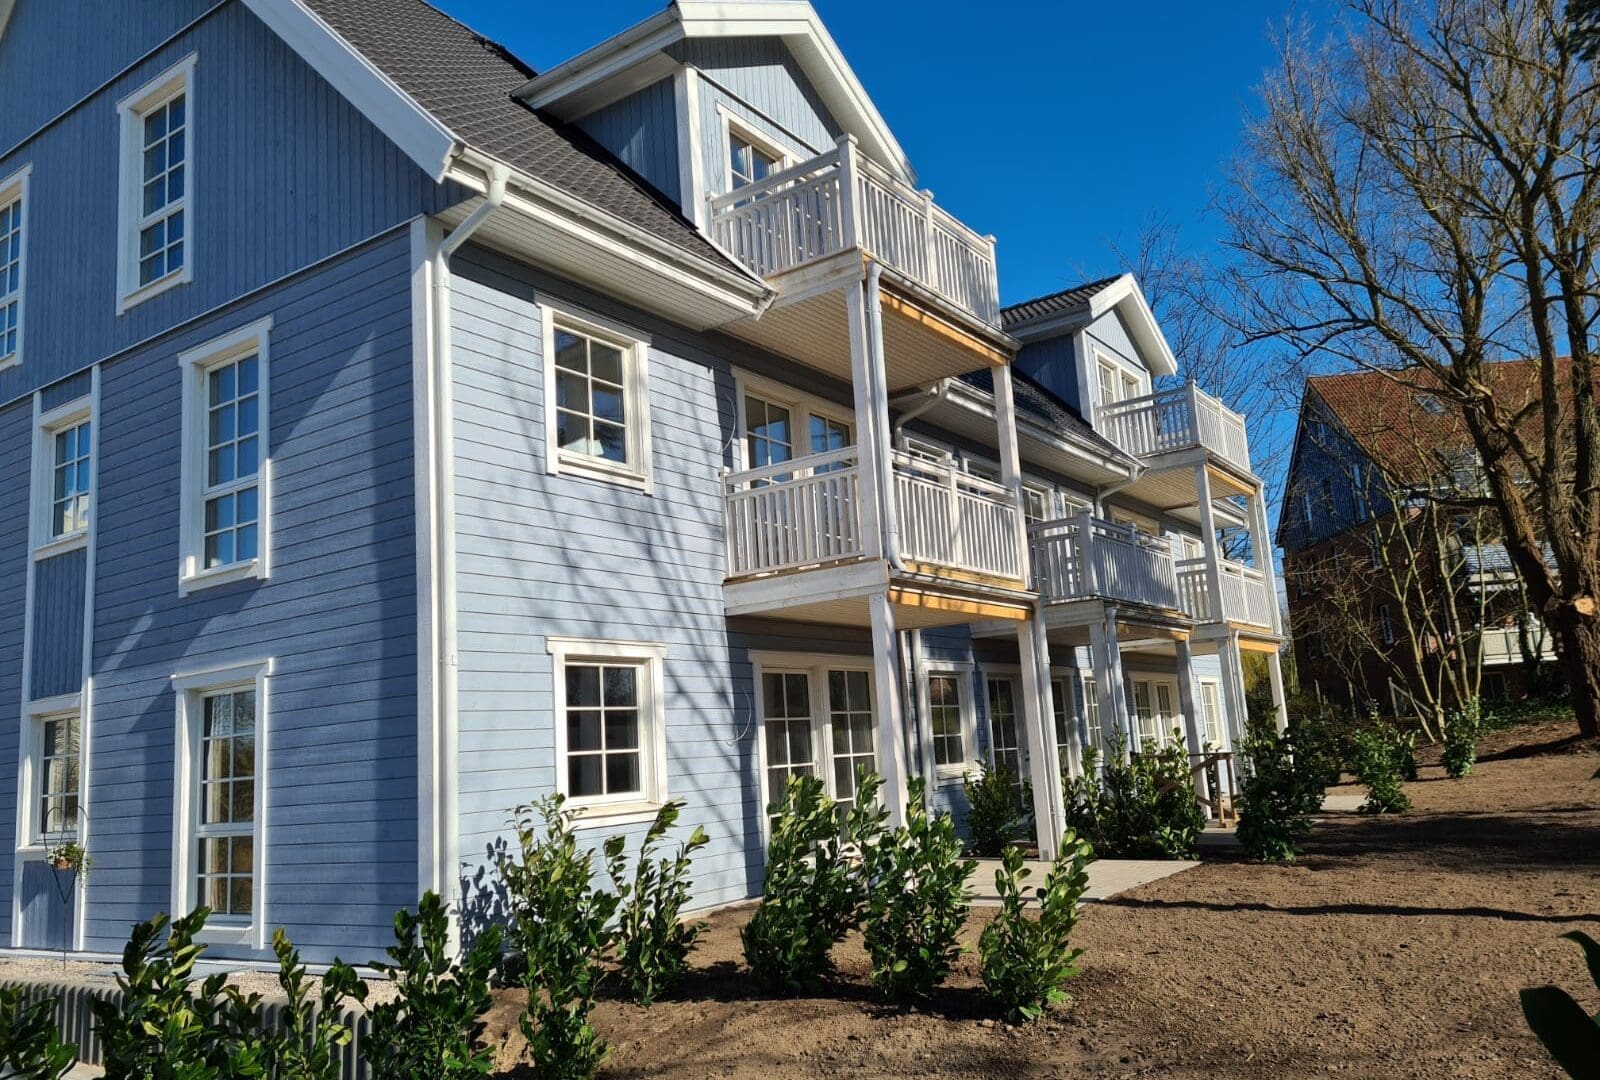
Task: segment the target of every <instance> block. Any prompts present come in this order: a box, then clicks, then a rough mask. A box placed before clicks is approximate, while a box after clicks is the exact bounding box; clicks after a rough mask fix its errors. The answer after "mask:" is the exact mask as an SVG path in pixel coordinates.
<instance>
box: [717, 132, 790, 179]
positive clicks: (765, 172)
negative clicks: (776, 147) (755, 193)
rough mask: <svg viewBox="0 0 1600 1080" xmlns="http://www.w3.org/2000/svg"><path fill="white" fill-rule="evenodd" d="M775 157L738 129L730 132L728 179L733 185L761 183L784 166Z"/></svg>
mask: <svg viewBox="0 0 1600 1080" xmlns="http://www.w3.org/2000/svg"><path fill="white" fill-rule="evenodd" d="M780 162H781V159H780V158H777V157H774V156H773V155H772V154H770V153H768V152H767V151H766V150H764V149H762V148H761V147H759V146H757V145H756V144H755V143H754V142H752V141H751V140H750V139H748V138H746V137H745V136H744V135H742V134H740V133H739V132H737V131H733V132H730V133H729V134H728V180H729V183H730V185H731V186H732V187H735V188H742V187H744V186H746V185H747V184H756V183H760V182H761V181H762V180H765V179H766V178H767V177H768V176H770V175H772V174H773V173H775V172H778V171H779V170H780V168H781V167H782V166H781V164H780Z"/></svg>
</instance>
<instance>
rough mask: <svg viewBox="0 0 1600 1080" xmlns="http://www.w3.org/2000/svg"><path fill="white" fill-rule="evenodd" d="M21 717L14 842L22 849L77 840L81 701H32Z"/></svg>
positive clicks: (70, 697)
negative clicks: (21, 766) (21, 764)
mask: <svg viewBox="0 0 1600 1080" xmlns="http://www.w3.org/2000/svg"><path fill="white" fill-rule="evenodd" d="M26 712H27V717H26V722H25V724H24V727H23V735H24V741H23V744H22V756H23V762H24V766H25V768H24V772H23V783H22V789H21V790H22V792H23V796H22V799H21V800H20V805H19V806H18V823H17V824H18V836H17V838H18V841H19V844H20V845H21V846H26V847H33V848H44V847H48V846H50V845H52V844H57V843H60V842H62V841H63V840H70V839H73V838H76V837H77V836H78V832H79V826H80V825H81V824H82V813H81V811H80V807H81V806H82V804H83V720H82V716H83V713H82V708H81V699H80V698H79V695H77V694H68V695H63V696H61V697H55V698H48V699H45V700H43V701H35V702H31V703H30V704H29V705H28V707H27V710H26Z"/></svg>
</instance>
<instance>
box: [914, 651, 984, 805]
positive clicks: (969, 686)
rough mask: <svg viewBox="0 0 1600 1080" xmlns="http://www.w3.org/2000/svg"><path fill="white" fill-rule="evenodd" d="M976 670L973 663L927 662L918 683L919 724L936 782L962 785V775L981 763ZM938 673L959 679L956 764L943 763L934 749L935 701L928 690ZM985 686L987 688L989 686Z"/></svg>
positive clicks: (957, 684)
mask: <svg viewBox="0 0 1600 1080" xmlns="http://www.w3.org/2000/svg"><path fill="white" fill-rule="evenodd" d="M974 671H975V666H974V665H973V664H970V663H962V662H956V661H939V662H938V663H930V664H927V665H926V666H925V669H924V671H923V673H922V678H921V679H919V680H918V682H917V710H918V712H919V713H920V714H921V716H922V717H923V719H924V722H923V723H922V724H921V725H920V726H921V727H922V729H923V730H922V734H923V738H925V739H926V740H927V747H928V763H927V767H928V769H929V770H930V771H931V773H932V776H933V779H934V783H935V784H937V785H949V784H959V783H960V782H961V780H962V778H963V777H966V776H967V775H969V774H970V773H971V772H972V769H973V766H974V765H978V764H981V762H980V761H979V758H978V709H977V702H976V700H975V697H976V687H975V686H974V685H973V683H974V680H973V673H974ZM935 676H941V677H945V678H953V679H955V680H956V690H957V694H958V698H957V703H958V704H959V705H960V707H961V761H960V762H958V763H956V764H953V765H940V764H939V759H938V756H937V755H936V753H935V752H934V748H933V747H934V744H933V700H932V694H931V693H930V691H929V681H930V680H931V679H933V678H934V677H935ZM985 689H986V690H987V687H986V688H985Z"/></svg>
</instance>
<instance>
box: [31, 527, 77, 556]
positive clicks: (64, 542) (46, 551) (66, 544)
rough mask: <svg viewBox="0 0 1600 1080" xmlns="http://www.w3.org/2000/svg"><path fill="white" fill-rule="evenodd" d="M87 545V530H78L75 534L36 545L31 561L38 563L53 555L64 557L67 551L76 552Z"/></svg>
mask: <svg viewBox="0 0 1600 1080" xmlns="http://www.w3.org/2000/svg"><path fill="white" fill-rule="evenodd" d="M88 543H89V532H88V530H87V529H80V530H79V531H77V532H75V533H68V534H67V535H66V536H58V537H56V538H55V539H54V540H47V541H45V542H44V543H42V544H40V545H38V546H37V547H35V548H34V549H33V560H34V562H38V561H39V560H40V559H48V558H50V557H51V556H54V555H65V554H66V553H67V552H69V551H77V550H78V549H79V548H81V547H86V546H88Z"/></svg>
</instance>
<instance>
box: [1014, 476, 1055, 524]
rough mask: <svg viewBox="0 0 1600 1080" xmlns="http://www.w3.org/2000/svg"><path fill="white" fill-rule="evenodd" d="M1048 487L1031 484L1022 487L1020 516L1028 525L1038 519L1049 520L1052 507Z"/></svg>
mask: <svg viewBox="0 0 1600 1080" xmlns="http://www.w3.org/2000/svg"><path fill="white" fill-rule="evenodd" d="M1052 501H1053V500H1052V499H1051V497H1050V490H1049V489H1048V488H1041V487H1037V486H1034V485H1032V484H1024V485H1023V487H1022V517H1023V520H1025V521H1026V522H1027V523H1028V524H1029V525H1032V524H1034V523H1035V522H1040V521H1049V520H1050V515H1051V512H1052V511H1053V510H1054V507H1053V506H1051V503H1052Z"/></svg>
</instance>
